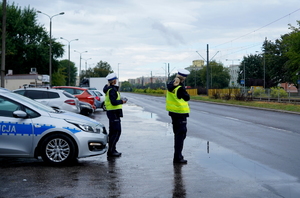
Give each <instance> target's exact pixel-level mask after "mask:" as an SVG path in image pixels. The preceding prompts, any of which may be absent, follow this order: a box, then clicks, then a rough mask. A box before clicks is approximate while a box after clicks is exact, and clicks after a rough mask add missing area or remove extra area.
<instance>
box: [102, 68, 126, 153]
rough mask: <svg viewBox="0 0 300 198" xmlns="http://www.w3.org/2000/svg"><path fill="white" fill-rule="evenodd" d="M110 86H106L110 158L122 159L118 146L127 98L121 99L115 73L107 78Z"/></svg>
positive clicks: (104, 90)
mask: <svg viewBox="0 0 300 198" xmlns="http://www.w3.org/2000/svg"><path fill="white" fill-rule="evenodd" d="M106 79H107V80H108V84H107V85H105V86H104V88H103V92H104V93H105V101H104V104H105V107H106V110H107V111H106V115H107V117H108V119H109V135H108V151H107V156H108V157H120V156H121V154H122V153H119V152H118V151H117V149H116V144H117V142H118V141H119V138H120V136H121V117H123V111H122V104H124V103H126V102H127V99H126V98H121V96H120V93H119V92H118V90H119V87H118V86H116V84H117V79H118V78H117V75H116V74H115V73H111V74H108V75H107V76H106Z"/></svg>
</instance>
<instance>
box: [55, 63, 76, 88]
mask: <svg viewBox="0 0 300 198" xmlns="http://www.w3.org/2000/svg"><path fill="white" fill-rule="evenodd" d="M69 66H70V86H75V85H76V77H77V68H76V67H75V63H74V62H72V61H69V60H67V59H65V60H61V61H59V68H63V70H62V71H63V74H64V76H65V77H66V79H65V81H66V83H67V84H68V82H69ZM54 82H55V81H54Z"/></svg>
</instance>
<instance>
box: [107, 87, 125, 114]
mask: <svg viewBox="0 0 300 198" xmlns="http://www.w3.org/2000/svg"><path fill="white" fill-rule="evenodd" d="M110 90H111V88H110V89H109V90H108V91H107V92H106V94H105V95H106V96H105V101H104V104H105V107H106V110H107V111H109V110H116V109H122V105H120V104H119V105H112V104H111V101H110V99H109V91H110ZM117 94H118V97H117V100H121V95H120V93H119V92H117Z"/></svg>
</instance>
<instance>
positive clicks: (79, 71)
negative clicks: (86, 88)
mask: <svg viewBox="0 0 300 198" xmlns="http://www.w3.org/2000/svg"><path fill="white" fill-rule="evenodd" d="M74 52H77V53H79V54H80V59H79V60H80V61H79V71H78V76H79V81H80V72H81V54H82V53H87V52H88V51H84V52H78V51H76V50H74Z"/></svg>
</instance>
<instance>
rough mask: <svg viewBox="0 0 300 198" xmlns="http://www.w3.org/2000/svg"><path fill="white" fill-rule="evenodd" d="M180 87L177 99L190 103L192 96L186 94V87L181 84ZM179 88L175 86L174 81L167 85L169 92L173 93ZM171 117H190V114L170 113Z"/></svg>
mask: <svg viewBox="0 0 300 198" xmlns="http://www.w3.org/2000/svg"><path fill="white" fill-rule="evenodd" d="M178 86H181V87H180V88H178V90H177V98H178V99H183V100H185V101H189V100H190V95H189V94H188V93H187V92H186V90H185V87H184V85H183V84H182V83H180V84H179V85H178ZM178 86H174V80H173V81H171V82H169V83H168V84H167V89H168V91H170V92H172V91H173V90H174V89H175V88H176V87H178ZM169 116H175V117H189V114H188V113H184V114H179V113H174V112H169Z"/></svg>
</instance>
